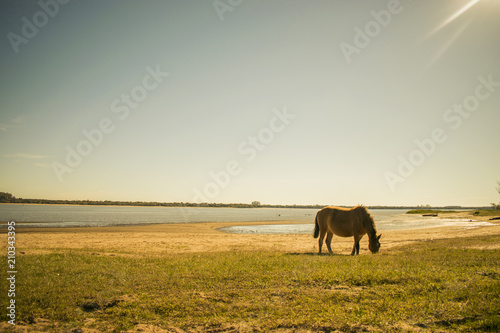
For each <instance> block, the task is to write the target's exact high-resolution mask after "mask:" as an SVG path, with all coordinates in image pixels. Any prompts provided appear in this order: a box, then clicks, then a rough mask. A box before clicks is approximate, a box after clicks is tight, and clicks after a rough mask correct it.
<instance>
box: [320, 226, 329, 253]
mask: <svg viewBox="0 0 500 333" xmlns="http://www.w3.org/2000/svg"><path fill="white" fill-rule="evenodd" d="M325 235H326V230H320V233H319V240H318V245H319V254H321V248H322V247H323V239H325ZM327 246H328V244H327Z"/></svg>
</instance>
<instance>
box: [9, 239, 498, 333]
mask: <svg viewBox="0 0 500 333" xmlns="http://www.w3.org/2000/svg"><path fill="white" fill-rule="evenodd" d="M499 241H500V236H490V237H482V238H464V239H454V240H444V241H434V242H425V243H420V244H417V245H412V246H411V247H406V248H399V249H391V250H387V251H385V252H381V253H380V254H378V255H365V256H357V257H350V256H340V255H333V256H329V255H322V256H320V255H315V254H309V253H304V254H285V253H275V252H243V251H241V252H222V253H204V254H185V255H169V256H165V257H144V258H130V257H124V256H120V255H116V256H107V255H100V254H96V253H93V254H92V253H85V252H80V251H79V252H71V251H65V252H63V253H58V254H44V255H29V254H26V255H22V256H19V257H18V261H17V262H16V263H17V271H18V273H17V280H16V305H17V309H16V310H17V315H18V318H17V322H18V323H19V322H24V323H27V324H29V323H34V322H36V321H37V319H39V318H43V319H46V320H49V321H50V322H51V323H53V324H52V326H47V327H46V329H47V331H57V330H61V331H71V330H73V329H75V328H80V327H86V328H93V329H96V330H99V331H116V332H120V331H125V330H129V329H133V328H134V327H136V326H137V325H138V324H150V325H155V326H157V327H163V328H167V327H178V328H181V329H183V330H186V331H196V330H203V329H206V330H209V329H213V330H215V331H224V328H227V327H229V326H228V325H233V326H230V327H233V328H234V327H240V328H241V327H244V328H246V329H247V330H248V331H262V332H266V331H273V330H283V329H285V330H287V329H288V330H292V329H303V330H312V331H318V330H323V331H326V332H329V331H335V330H340V331H356V330H368V331H370V330H374V331H384V332H391V331H394V332H399V331H402V332H404V331H407V330H409V328H414V329H421V328H427V329H429V330H440V331H448V332H456V331H471V332H485V331H491V332H496V331H498V330H500V260H499V259H500V250H476V249H470V248H469V247H470V246H471V245H479V246H480V245H486V244H491V243H498V242H499ZM5 262H6V260H5ZM5 274H6V273H5V270H4V271H3V272H1V275H0V278H1V279H2V280H3V281H5V279H6V276H5ZM0 293H1V294H2V295H6V294H7V291H6V289H5V284H2V290H0ZM0 306H1V308H3V309H5V308H6V306H7V298H6V297H2V298H1V299H0ZM238 325H240V326H238ZM200 328H203V329H200Z"/></svg>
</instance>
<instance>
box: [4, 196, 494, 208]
mask: <svg viewBox="0 0 500 333" xmlns="http://www.w3.org/2000/svg"><path fill="white" fill-rule="evenodd" d="M0 203H17V204H41V205H82V206H158V207H225V208H308V209H321V208H323V207H325V206H328V205H319V204H316V205H265V204H261V203H260V202H258V201H254V202H252V203H251V204H246V203H215V202H214V203H207V202H203V203H193V202H149V201H148V202H145V201H111V200H104V201H97V200H52V199H24V198H16V197H15V196H13V195H12V194H11V193H6V192H0ZM341 207H351V206H341ZM368 208H369V209H417V208H422V206H368ZM426 208H430V207H426ZM433 208H436V209H464V208H487V207H461V206H446V207H433Z"/></svg>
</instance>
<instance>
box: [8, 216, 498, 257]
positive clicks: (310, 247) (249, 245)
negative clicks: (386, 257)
mask: <svg viewBox="0 0 500 333" xmlns="http://www.w3.org/2000/svg"><path fill="white" fill-rule="evenodd" d="M443 217H445V218H452V217H455V218H464V217H465V216H464V215H463V214H460V213H455V214H454V215H445V214H443ZM475 219H476V220H483V221H485V220H487V218H475ZM489 222H491V223H492V225H490V226H479V227H471V226H466V227H463V226H453V227H435V228H424V229H413V230H394V231H384V232H383V235H382V238H381V244H382V247H381V253H383V252H384V251H390V250H391V249H392V248H395V247H398V246H401V245H405V244H411V243H413V242H420V241H427V240H436V239H449V238H456V237H469V236H481V235H490V234H500V223H498V222H496V221H489ZM294 223H304V222H296V221H280V222H276V221H270V222H232V223H231V222H220V223H183V224H161V225H146V226H124V227H99V228H26V229H22V228H18V230H17V240H16V242H17V247H18V249H19V251H22V252H24V253H25V254H30V253H49V252H57V251H69V250H71V251H95V252H96V253H99V254H104V255H106V254H108V255H128V256H134V255H138V256H145V255H153V256H156V255H169V254H180V253H198V252H221V251H278V252H287V253H315V252H317V251H318V240H317V239H314V238H313V237H312V231H313V228H314V225H313V224H312V223H311V235H303V234H302V235H283V234H272V235H263V234H229V233H226V232H223V231H220V230H218V229H219V228H222V227H228V226H236V225H257V224H294ZM352 244H353V239H352V238H340V237H337V236H334V239H333V243H332V248H333V251H334V252H335V253H337V254H349V253H350V250H351V249H352ZM498 246H499V247H500V244H499V245H498ZM360 254H369V251H368V239H367V237H364V238H363V239H362V240H361V251H360Z"/></svg>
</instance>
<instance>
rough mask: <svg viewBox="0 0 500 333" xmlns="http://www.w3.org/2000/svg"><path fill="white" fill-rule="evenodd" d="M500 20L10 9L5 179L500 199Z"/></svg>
mask: <svg viewBox="0 0 500 333" xmlns="http://www.w3.org/2000/svg"><path fill="white" fill-rule="evenodd" d="M65 2H67V3H65ZM499 18H500V2H498V1H494V0H479V1H477V0H474V1H470V0H463V1H462V0H461V1H458V0H449V1H444V0H443V1H409V0H401V1H395V0H389V1H388V0H384V1H373V0H370V1H290V0H288V1H250V0H244V1H241V0H231V1H229V0H216V1H210V0H208V1H122V0H120V1H106V2H104V1H76V0H72V1H67V0H65V1H63V0H60V2H57V1H56V0H41V1H40V2H38V1H19V0H9V1H2V2H1V4H0V30H1V36H2V37H1V41H0V51H1V53H0V54H1V58H0V73H1V81H0V84H1V86H0V101H1V109H0V110H1V111H0V140H1V146H0V165H1V173H0V191H6V192H10V193H12V194H14V195H15V196H17V197H24V198H54V199H96V200H107V199H109V200H139V201H184V202H196V201H198V202H199V201H210V202H247V203H248V202H251V201H253V200H258V201H261V202H262V203H281V204H314V203H320V204H336V205H355V204H358V203H362V204H366V205H419V204H431V205H452V204H458V205H489V203H491V202H498V201H499V199H500V196H499V195H498V193H497V192H496V190H495V185H496V181H498V180H500V154H499V146H500V130H499V124H500V66H499V65H500V43H499V40H500V19H499Z"/></svg>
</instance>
